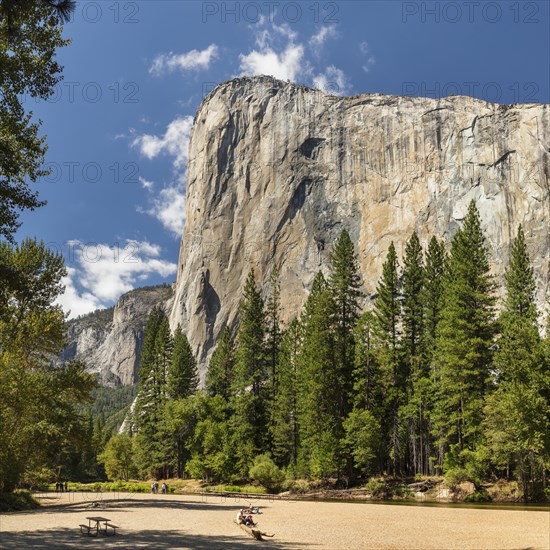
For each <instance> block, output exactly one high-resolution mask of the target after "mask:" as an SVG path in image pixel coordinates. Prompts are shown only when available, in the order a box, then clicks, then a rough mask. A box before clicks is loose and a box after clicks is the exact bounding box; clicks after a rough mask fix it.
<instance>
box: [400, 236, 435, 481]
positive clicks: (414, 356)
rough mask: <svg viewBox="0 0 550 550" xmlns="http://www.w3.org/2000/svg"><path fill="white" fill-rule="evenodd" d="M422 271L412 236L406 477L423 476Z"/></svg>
mask: <svg viewBox="0 0 550 550" xmlns="http://www.w3.org/2000/svg"><path fill="white" fill-rule="evenodd" d="M425 278H426V277H425V271H424V261H423V253H422V246H421V244H420V240H419V239H418V235H417V234H416V233H413V234H412V235H411V238H410V239H409V241H408V242H407V245H406V247H405V257H404V260H403V296H402V304H403V314H402V324H403V342H402V348H403V375H404V376H405V377H406V379H407V382H406V389H407V397H406V401H407V403H406V405H405V406H404V408H403V409H402V412H403V416H404V419H405V421H406V423H407V425H408V429H409V430H408V431H409V436H408V439H409V459H408V471H409V473H410V474H413V473H416V472H420V473H426V469H427V463H428V453H427V449H426V432H427V431H428V425H427V415H426V413H427V411H426V401H427V395H426V394H427V391H428V390H429V388H428V379H429V369H428V366H427V363H426V350H425V339H424V336H425V331H424V323H425V315H424V313H425V308H424V284H425Z"/></svg>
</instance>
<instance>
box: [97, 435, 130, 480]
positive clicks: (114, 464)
mask: <svg viewBox="0 0 550 550" xmlns="http://www.w3.org/2000/svg"><path fill="white" fill-rule="evenodd" d="M98 460H99V461H100V462H102V463H103V464H104V465H105V471H106V472H107V476H108V477H109V479H114V480H118V479H122V480H124V481H128V480H129V479H130V478H131V477H135V476H136V474H137V467H136V464H135V460H134V449H133V443H132V439H131V438H130V436H128V435H126V434H120V435H114V436H113V437H111V439H109V441H108V443H107V445H106V446H105V450H104V451H103V452H102V453H101V454H100V455H99V457H98Z"/></svg>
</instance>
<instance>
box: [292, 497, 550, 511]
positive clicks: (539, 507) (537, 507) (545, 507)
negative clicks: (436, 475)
mask: <svg viewBox="0 0 550 550" xmlns="http://www.w3.org/2000/svg"><path fill="white" fill-rule="evenodd" d="M299 500H305V501H307V502H346V503H351V504H381V505H384V506H425V507H430V508H477V509H486V510H523V511H529V512H534V511H537V512H550V504H545V503H540V502H537V503H532V504H531V503H528V504H523V503H518V502H441V501H430V500H362V499H352V498H351V499H348V498H315V497H312V498H300V499H299Z"/></svg>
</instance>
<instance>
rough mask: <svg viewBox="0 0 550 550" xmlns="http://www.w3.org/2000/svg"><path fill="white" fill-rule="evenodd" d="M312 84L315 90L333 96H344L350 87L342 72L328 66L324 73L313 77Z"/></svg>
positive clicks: (332, 66)
mask: <svg viewBox="0 0 550 550" xmlns="http://www.w3.org/2000/svg"><path fill="white" fill-rule="evenodd" d="M313 84H314V86H315V87H316V88H317V89H319V90H321V91H323V92H327V93H330V94H334V95H344V94H345V93H347V91H348V89H349V86H350V84H349V80H348V77H347V76H346V74H345V73H344V71H342V70H341V69H338V68H336V67H335V66H334V65H330V66H329V67H327V68H326V69H325V72H324V73H322V74H318V75H317V76H316V77H314V78H313Z"/></svg>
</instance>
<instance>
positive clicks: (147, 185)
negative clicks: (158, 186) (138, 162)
mask: <svg viewBox="0 0 550 550" xmlns="http://www.w3.org/2000/svg"><path fill="white" fill-rule="evenodd" d="M138 179H139V183H141V186H142V187H143V189H153V187H154V185H155V184H154V183H153V182H152V181H149V180H146V179H145V178H142V177H141V176H139V178H138Z"/></svg>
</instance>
